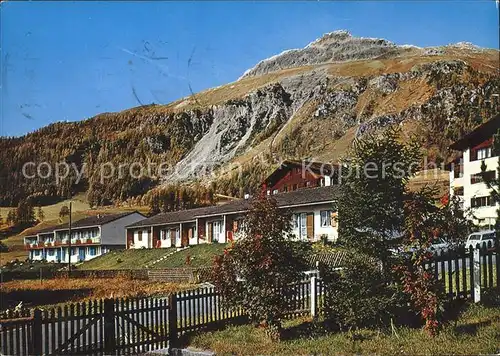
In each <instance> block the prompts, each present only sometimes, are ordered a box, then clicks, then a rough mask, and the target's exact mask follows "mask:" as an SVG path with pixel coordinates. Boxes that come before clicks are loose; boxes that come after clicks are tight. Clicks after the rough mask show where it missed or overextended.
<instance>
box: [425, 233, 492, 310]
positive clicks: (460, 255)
mask: <svg viewBox="0 0 500 356" xmlns="http://www.w3.org/2000/svg"><path fill="white" fill-rule="evenodd" d="M426 268H427V270H428V271H431V273H433V275H434V277H435V278H436V279H437V280H439V281H441V282H442V285H443V288H444V292H445V293H446V295H447V296H448V297H449V298H470V299H471V300H472V301H475V302H478V301H480V299H481V294H482V291H484V290H488V289H493V288H500V273H499V270H500V244H499V242H498V241H497V242H496V244H495V245H493V244H492V243H491V242H489V243H483V244H482V245H477V246H476V247H475V248H473V247H472V246H471V247H470V248H469V249H466V248H465V247H464V246H459V247H458V248H456V249H453V250H449V251H440V252H437V253H436V254H435V256H434V258H433V259H432V261H430V262H429V263H427V265H426Z"/></svg>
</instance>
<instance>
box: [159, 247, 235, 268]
mask: <svg viewBox="0 0 500 356" xmlns="http://www.w3.org/2000/svg"><path fill="white" fill-rule="evenodd" d="M227 246H228V245H227V244H218V243H213V244H201V245H193V246H190V247H189V248H188V249H185V250H182V251H179V252H177V253H175V254H173V255H172V256H170V257H169V258H167V259H165V260H163V261H161V262H159V263H157V264H155V265H154V266H153V268H171V267H210V266H212V264H213V262H214V258H215V256H217V255H221V254H222V253H223V251H224V248H226V247H227ZM188 256H189V260H190V263H189V265H188V264H187V263H186V262H187V259H188Z"/></svg>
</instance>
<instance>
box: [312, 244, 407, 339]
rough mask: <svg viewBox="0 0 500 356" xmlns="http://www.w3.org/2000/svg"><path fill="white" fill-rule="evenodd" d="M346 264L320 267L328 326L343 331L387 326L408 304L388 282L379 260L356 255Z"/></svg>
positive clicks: (351, 255) (351, 253)
mask: <svg viewBox="0 0 500 356" xmlns="http://www.w3.org/2000/svg"><path fill="white" fill-rule="evenodd" d="M345 261H346V263H345V265H344V267H343V268H342V269H341V270H331V269H326V268H321V269H322V271H321V275H322V278H323V281H324V283H325V291H326V294H325V299H324V312H325V319H326V321H327V324H329V325H330V326H334V327H335V326H336V327H338V328H340V329H341V330H345V329H351V328H362V327H370V326H380V325H388V323H389V322H390V320H391V318H394V317H395V316H396V315H397V312H398V311H399V310H400V308H399V307H400V306H401V305H403V304H405V303H404V298H403V296H402V293H399V292H398V290H397V289H396V285H394V284H391V283H388V281H387V280H386V277H385V274H384V273H382V266H381V263H380V262H379V261H377V260H375V259H373V258H369V257H367V256H366V255H362V254H359V253H354V252H350V253H349V254H348V256H347V258H346V259H345Z"/></svg>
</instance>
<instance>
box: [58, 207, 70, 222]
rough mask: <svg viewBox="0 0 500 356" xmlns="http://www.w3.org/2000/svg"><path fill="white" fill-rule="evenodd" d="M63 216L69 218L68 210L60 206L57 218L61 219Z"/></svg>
mask: <svg viewBox="0 0 500 356" xmlns="http://www.w3.org/2000/svg"><path fill="white" fill-rule="evenodd" d="M65 216H69V208H68V207H67V206H66V205H63V206H61V210H59V217H60V218H61V219H63V218H64V217H65Z"/></svg>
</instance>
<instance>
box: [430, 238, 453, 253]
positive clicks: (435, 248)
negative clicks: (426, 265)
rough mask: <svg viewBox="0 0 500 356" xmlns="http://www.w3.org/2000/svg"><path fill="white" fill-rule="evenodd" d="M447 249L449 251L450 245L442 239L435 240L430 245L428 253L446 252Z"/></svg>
mask: <svg viewBox="0 0 500 356" xmlns="http://www.w3.org/2000/svg"><path fill="white" fill-rule="evenodd" d="M449 249H450V244H449V243H448V242H447V241H446V240H444V239H442V238H438V239H436V240H435V241H434V242H433V243H432V245H430V246H429V251H431V252H433V253H436V252H441V251H447V250H449Z"/></svg>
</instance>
